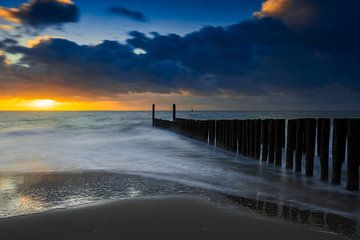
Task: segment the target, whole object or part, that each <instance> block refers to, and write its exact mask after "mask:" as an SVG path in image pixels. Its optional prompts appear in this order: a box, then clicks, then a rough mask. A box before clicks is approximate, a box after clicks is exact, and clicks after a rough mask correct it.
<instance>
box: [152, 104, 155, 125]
mask: <svg viewBox="0 0 360 240" xmlns="http://www.w3.org/2000/svg"><path fill="white" fill-rule="evenodd" d="M152 125H153V126H155V104H153V105H152Z"/></svg>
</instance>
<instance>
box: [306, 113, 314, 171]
mask: <svg viewBox="0 0 360 240" xmlns="http://www.w3.org/2000/svg"><path fill="white" fill-rule="evenodd" d="M305 131H306V141H305V144H306V163H305V164H306V165H305V166H306V167H305V173H306V175H307V176H313V174H314V155H315V141H316V119H307V120H306V130H305Z"/></svg>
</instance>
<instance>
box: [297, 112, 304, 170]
mask: <svg viewBox="0 0 360 240" xmlns="http://www.w3.org/2000/svg"><path fill="white" fill-rule="evenodd" d="M303 135H304V120H303V119H298V120H296V145H295V171H296V172H299V173H301V164H302V163H301V162H302V155H303V139H304V137H303Z"/></svg>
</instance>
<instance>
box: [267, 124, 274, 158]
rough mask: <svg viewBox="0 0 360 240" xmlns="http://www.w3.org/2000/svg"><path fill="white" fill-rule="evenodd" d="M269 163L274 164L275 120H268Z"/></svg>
mask: <svg viewBox="0 0 360 240" xmlns="http://www.w3.org/2000/svg"><path fill="white" fill-rule="evenodd" d="M268 143H269V158H268V162H269V163H274V157H275V120H274V119H270V121H269V141H268Z"/></svg>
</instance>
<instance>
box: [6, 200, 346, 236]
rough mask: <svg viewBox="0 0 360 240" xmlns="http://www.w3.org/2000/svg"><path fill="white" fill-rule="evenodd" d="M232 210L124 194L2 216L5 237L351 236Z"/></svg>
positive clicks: (202, 202)
mask: <svg viewBox="0 0 360 240" xmlns="http://www.w3.org/2000/svg"><path fill="white" fill-rule="evenodd" d="M305 227H306V226H302V225H289V224H286V223H282V222H270V221H266V220H261V219H256V218H253V217H247V216H242V215H239V214H235V213H234V214H232V213H230V212H229V211H225V210H224V209H221V208H219V207H218V206H215V205H213V204H210V203H208V202H206V201H205V200H202V199H198V198H191V197H166V198H143V199H131V200H120V201H116V202H108V203H104V204H98V205H89V206H83V207H77V208H70V209H62V210H53V211H48V212H43V213H38V214H32V215H26V216H19V217H14V218H7V219H1V220H0V239H1V240H7V239H16V240H20V239H37V240H40V239H54V240H57V239H71V240H72V239H74V240H75V239H76V240H77V239H86V240H92V239H99V240H100V239H101V240H102V239H154V240H155V239H156V240H160V239H166V240H176V239H179V240H180V239H181V240H189V239H194V240H195V239H196V240H201V239H206V240H210V239H222V240H231V239H237V240H239V239H252V240H256V239H278V240H279V239H291V240H296V239H301V240H303V239H307V240H310V239H316V240H322V239H324V240H325V239H326V240H332V239H346V238H345V237H343V236H339V235H334V234H330V233H324V232H315V231H313V230H309V229H305Z"/></svg>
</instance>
